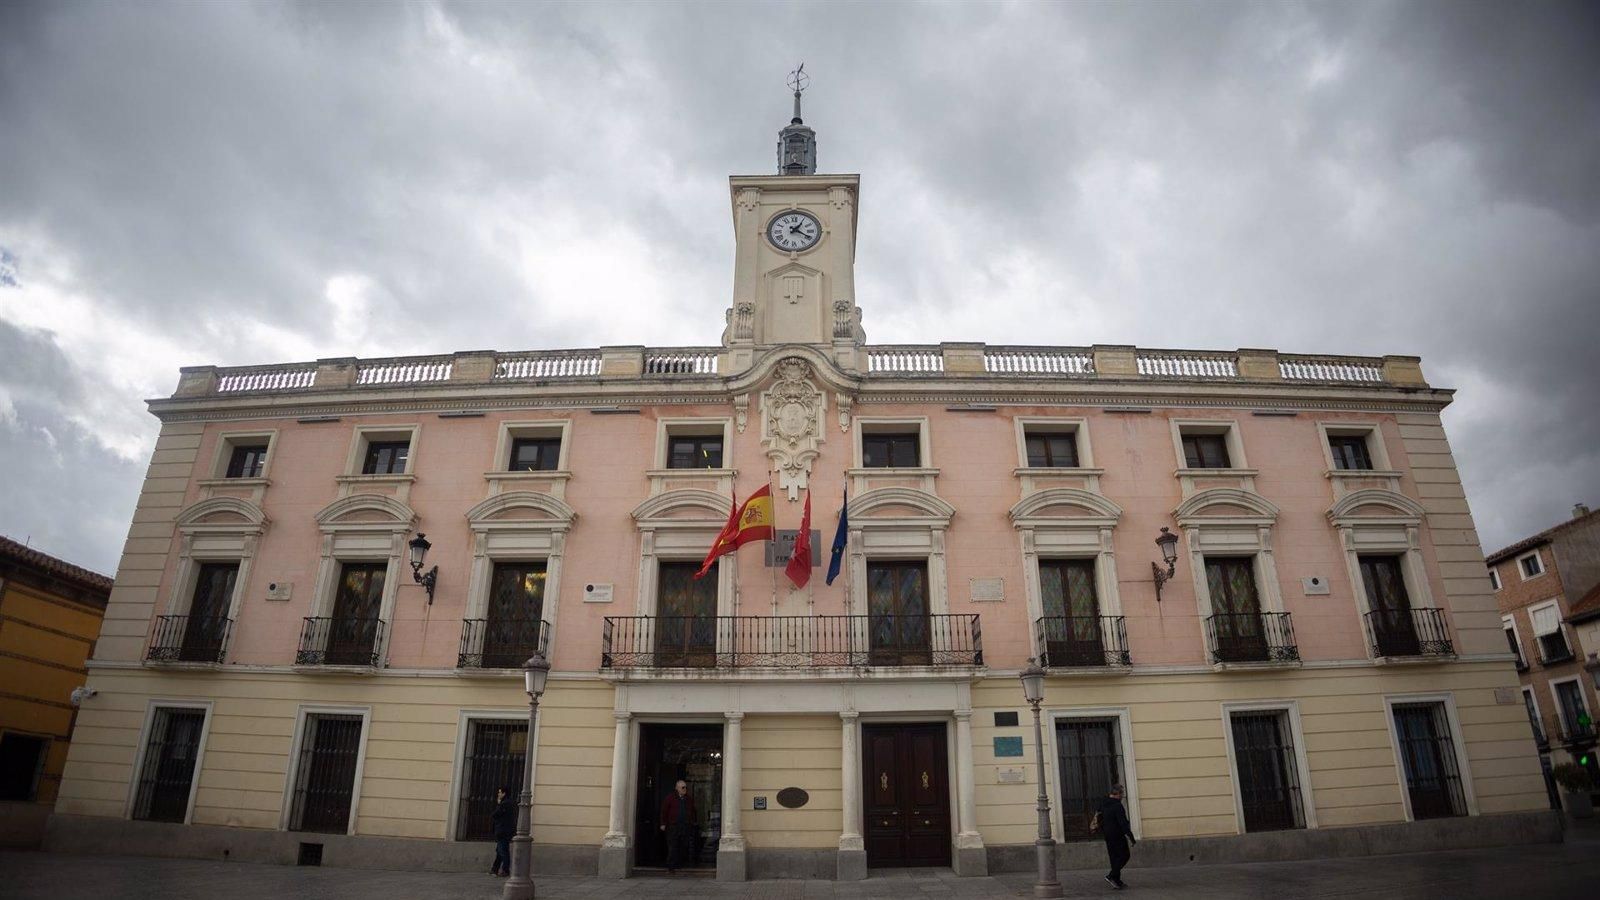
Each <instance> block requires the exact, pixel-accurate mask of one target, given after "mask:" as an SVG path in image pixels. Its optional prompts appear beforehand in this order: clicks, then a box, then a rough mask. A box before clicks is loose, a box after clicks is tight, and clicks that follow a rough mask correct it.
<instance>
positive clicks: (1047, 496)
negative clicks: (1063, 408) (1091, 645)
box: [1007, 457, 1122, 674]
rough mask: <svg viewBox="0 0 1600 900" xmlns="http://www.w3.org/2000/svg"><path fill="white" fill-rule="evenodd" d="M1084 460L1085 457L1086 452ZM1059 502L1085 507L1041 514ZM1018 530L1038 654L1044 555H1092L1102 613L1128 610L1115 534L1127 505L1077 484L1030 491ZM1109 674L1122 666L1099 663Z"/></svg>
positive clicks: (1018, 510) (1016, 520) (1016, 509)
mask: <svg viewBox="0 0 1600 900" xmlns="http://www.w3.org/2000/svg"><path fill="white" fill-rule="evenodd" d="M1080 460H1081V457H1080ZM1053 506H1072V507H1077V508H1079V509H1081V510H1083V511H1084V512H1085V513H1086V514H1085V515H1080V516H1047V515H1041V514H1040V513H1041V512H1043V511H1044V510H1046V509H1048V508H1050V507H1053ZM1007 515H1008V517H1009V518H1010V519H1011V523H1012V527H1013V528H1015V529H1016V530H1017V537H1018V541H1019V542H1020V544H1021V550H1022V584H1023V590H1024V595H1025V601H1026V607H1027V608H1026V613H1027V616H1028V634H1029V646H1030V647H1032V648H1033V652H1034V653H1040V652H1042V651H1043V648H1042V647H1040V646H1039V645H1038V633H1037V631H1038V629H1036V628H1035V627H1034V625H1033V623H1035V622H1037V621H1038V620H1039V619H1040V618H1041V617H1043V615H1044V588H1043V584H1042V580H1041V578H1040V575H1039V563H1040V561H1041V560H1056V559H1089V560H1092V561H1093V562H1094V573H1095V579H1094V580H1095V596H1096V599H1097V600H1098V602H1099V604H1100V615H1101V616H1120V615H1122V595H1121V592H1120V591H1119V589H1118V587H1117V555H1116V549H1115V546H1114V541H1113V538H1114V537H1115V534H1116V527H1117V522H1118V521H1119V520H1120V519H1121V518H1122V508H1121V507H1120V506H1118V505H1117V504H1116V503H1114V502H1112V501H1111V500H1110V499H1108V498H1106V497H1103V496H1101V495H1099V494H1096V493H1094V492H1092V491H1085V490H1080V489H1077V488H1047V489H1045V490H1041V491H1038V492H1035V493H1033V494H1029V495H1028V496H1026V497H1024V498H1022V500H1020V501H1018V502H1017V503H1016V505H1014V506H1012V507H1011V509H1010V511H1009V512H1008V513H1007ZM1099 669H1100V670H1104V671H1106V672H1107V674H1114V673H1115V672H1116V671H1117V669H1115V668H1114V667H1110V666H1103V667H1099Z"/></svg>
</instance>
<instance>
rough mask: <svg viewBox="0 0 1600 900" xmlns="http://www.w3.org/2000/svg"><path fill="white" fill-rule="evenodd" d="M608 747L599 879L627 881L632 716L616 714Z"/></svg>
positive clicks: (614, 714) (621, 713) (623, 713)
mask: <svg viewBox="0 0 1600 900" xmlns="http://www.w3.org/2000/svg"><path fill="white" fill-rule="evenodd" d="M612 715H613V716H614V717H615V718H616V720H617V733H616V735H615V736H614V738H613V743H612V746H611V824H610V826H609V827H608V828H607V829H606V836H605V837H604V838H601V840H600V877H601V878H627V877H628V870H629V868H630V867H629V865H628V744H629V743H630V742H629V737H630V736H631V733H630V726H631V724H632V713H625V712H616V713H612Z"/></svg>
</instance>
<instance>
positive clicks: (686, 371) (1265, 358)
mask: <svg viewBox="0 0 1600 900" xmlns="http://www.w3.org/2000/svg"><path fill="white" fill-rule="evenodd" d="M861 355H862V356H864V357H865V362H866V372H865V373H863V374H864V375H865V376H866V377H868V378H888V379H901V378H909V379H929V378H945V379H984V380H1015V379H1028V380H1052V379H1075V380H1076V379H1105V380H1113V379H1114V380H1135V381H1179V382H1183V381H1202V382H1219V381H1223V382H1245V383H1248V382H1280V383H1287V384H1308V385H1319V386H1321V385H1327V386H1342V385H1350V386H1372V387H1385V386H1388V387H1402V388H1425V387H1427V386H1428V384H1427V381H1426V380H1425V379H1424V378H1423V376H1422V368H1421V364H1420V361H1419V360H1418V359H1417V357H1414V356H1383V357H1365V356H1317V355H1306V354H1293V355H1291V354H1280V353H1278V351H1276V350H1264V349H1240V350H1233V351H1229V350H1221V351H1212V350H1148V349H1139V348H1135V347H1131V346H1126V345H1116V344H1096V345H1094V346H1092V347H1040V346H1002V345H992V346H991V345H986V344H982V343H975V342H952V343H943V344H893V345H889V344H881V345H868V346H866V347H863V348H862V354H861ZM732 368H733V366H732V365H730V355H729V352H728V350H727V349H726V348H723V347H642V346H620V347H600V348H597V349H581V350H533V351H523V352H517V353H501V352H498V351H493V350H475V351H464V352H460V353H455V354H453V355H449V356H416V357H390V358H385V359H355V358H336V359H319V360H317V361H315V362H300V363H284V364H281V365H267V366H240V367H228V368H219V367H217V366H191V367H188V368H185V369H183V370H182V377H181V379H180V381H179V384H178V389H177V390H176V391H175V392H174V394H173V397H174V398H175V399H187V398H195V397H207V396H235V395H240V394H267V393H278V392H285V391H328V390H341V389H363V390H365V389H382V388H395V387H409V386H429V385H440V386H453V385H459V384H487V383H507V382H532V383H545V382H550V383H559V382H566V381H575V380H625V379H634V380H638V379H644V380H653V379H664V378H680V377H686V376H687V377H698V378H713V379H714V378H716V377H718V376H733V375H738V374H739V373H738V372H735V371H731V369H732Z"/></svg>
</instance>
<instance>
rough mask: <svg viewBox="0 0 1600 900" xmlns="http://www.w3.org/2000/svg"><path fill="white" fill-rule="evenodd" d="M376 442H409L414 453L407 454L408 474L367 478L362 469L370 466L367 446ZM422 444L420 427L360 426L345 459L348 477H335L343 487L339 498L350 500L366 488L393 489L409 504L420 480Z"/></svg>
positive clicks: (406, 472) (411, 451)
mask: <svg viewBox="0 0 1600 900" xmlns="http://www.w3.org/2000/svg"><path fill="white" fill-rule="evenodd" d="M374 440H379V441H385V440H390V441H398V440H405V441H407V442H408V443H409V445H410V449H409V450H408V451H407V452H406V470H405V471H404V472H401V473H388V474H382V475H367V474H364V473H363V472H362V471H361V469H362V466H363V465H364V464H365V462H366V456H367V445H368V444H370V443H372V442H373V441H374ZM421 441H422V425H421V424H420V423H415V422H413V423H410V424H404V423H397V424H388V425H357V426H356V427H355V429H354V431H352V432H351V438H350V450H349V453H348V455H346V456H345V461H344V470H343V472H344V474H342V475H337V476H335V477H334V481H336V482H337V483H338V485H339V496H340V497H341V498H342V497H348V496H350V495H351V494H353V493H356V492H358V491H360V490H362V489H364V488H371V487H377V486H386V485H387V486H393V487H394V489H395V490H394V496H395V497H396V498H398V499H399V500H400V502H402V503H405V502H406V501H407V500H408V499H409V497H410V493H411V484H412V483H413V482H415V481H416V480H417V474H416V472H417V452H418V449H419V447H420V444H421Z"/></svg>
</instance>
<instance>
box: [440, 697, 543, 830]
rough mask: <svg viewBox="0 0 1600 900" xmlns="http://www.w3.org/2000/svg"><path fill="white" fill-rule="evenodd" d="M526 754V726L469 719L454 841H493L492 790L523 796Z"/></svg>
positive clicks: (522, 722)
mask: <svg viewBox="0 0 1600 900" xmlns="http://www.w3.org/2000/svg"><path fill="white" fill-rule="evenodd" d="M527 753H528V723H527V721H526V720H517V719H472V720H471V722H470V727H469V728H468V729H467V746H466V757H465V759H463V760H462V777H461V814H460V816H459V817H458V819H457V822H456V840H458V841H488V840H493V839H494V825H493V823H491V822H490V821H489V814H490V813H492V812H494V807H495V791H497V790H498V789H500V788H502V787H503V788H505V789H506V790H508V791H510V792H511V795H512V796H513V797H517V796H519V795H520V794H521V793H522V767H523V762H524V759H525V758H526V756H527Z"/></svg>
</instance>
